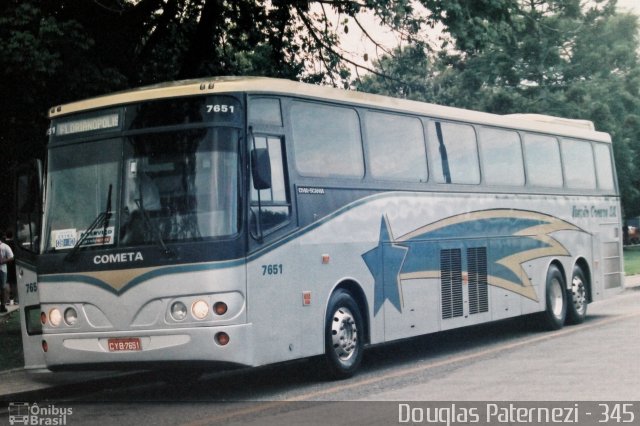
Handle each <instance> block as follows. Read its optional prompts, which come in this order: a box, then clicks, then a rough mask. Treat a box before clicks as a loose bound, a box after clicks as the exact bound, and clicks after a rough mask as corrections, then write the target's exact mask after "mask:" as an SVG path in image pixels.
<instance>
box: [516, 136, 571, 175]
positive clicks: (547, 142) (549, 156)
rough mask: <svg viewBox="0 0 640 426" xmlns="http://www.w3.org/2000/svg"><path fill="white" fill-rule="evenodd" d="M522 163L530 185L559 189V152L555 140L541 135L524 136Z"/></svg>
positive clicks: (560, 169) (560, 172) (560, 167)
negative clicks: (524, 165)
mask: <svg viewBox="0 0 640 426" xmlns="http://www.w3.org/2000/svg"><path fill="white" fill-rule="evenodd" d="M524 161H525V164H526V167H527V177H528V181H529V183H530V184H531V185H535V186H543V187H551V188H560V187H562V185H563V181H562V166H561V165H560V150H559V148H558V141H557V140H556V138H553V137H550V136H543V135H534V134H526V135H525V136H524Z"/></svg>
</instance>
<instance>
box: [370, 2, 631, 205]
mask: <svg viewBox="0 0 640 426" xmlns="http://www.w3.org/2000/svg"><path fill="white" fill-rule="evenodd" d="M506 3H507V5H506V6H507V8H506V9H500V10H505V11H506V12H505V13H502V14H499V15H497V18H496V19H497V22H496V25H495V26H490V27H489V26H488V27H487V29H486V31H484V32H483V25H481V24H478V25H475V26H474V28H475V33H469V32H468V31H467V30H466V29H465V28H461V29H458V26H457V25H453V24H451V25H450V26H449V27H447V30H448V31H449V30H450V31H449V32H448V33H447V34H446V36H447V37H444V40H445V42H444V44H445V46H444V48H443V49H440V50H437V51H433V52H429V51H419V52H416V48H415V47H409V48H404V49H399V50H398V52H396V54H395V55H394V57H384V58H382V59H380V60H379V61H378V62H377V63H376V65H377V67H378V68H379V69H382V70H385V72H386V73H388V74H390V75H391V77H392V78H383V77H380V76H379V75H375V76H368V77H367V78H365V79H363V80H362V81H361V82H360V84H359V86H358V88H359V89H360V90H364V91H376V92H379V93H380V92H381V93H386V94H390V95H394V96H406V97H411V98H414V99H420V100H425V101H430V102H434V103H440V104H444V105H451V106H457V107H463V108H470V109H476V110H482V111H488V112H493V113H498V114H507V113H518V112H531V113H541V114H549V115H556V116H562V117H568V118H581V119H588V120H592V121H593V122H594V123H595V125H596V128H597V129H599V130H602V131H605V132H609V133H610V134H611V136H612V138H613V141H614V145H613V146H614V154H615V157H616V166H617V171H618V176H619V183H620V190H621V194H622V203H623V208H624V210H625V213H626V215H627V216H628V217H630V216H635V215H638V214H640V191H639V190H638V188H640V177H639V176H638V164H640V145H639V144H640V127H639V126H638V124H640V96H639V95H640V63H639V60H638V59H639V58H638V54H639V53H638V50H637V46H638V19H637V17H635V16H633V15H629V14H623V13H617V12H616V9H615V5H616V1H615V0H611V1H607V0H600V1H596V2H590V3H581V2H580V1H579V0H519V1H513V2H506ZM464 10H465V16H467V21H469V22H480V23H481V22H484V19H485V17H482V16H481V17H478V16H477V13H479V12H478V11H476V10H474V9H464ZM447 16H449V15H447ZM495 28H499V30H498V31H497V30H496V29H495ZM450 39H451V40H450ZM448 43H451V44H453V46H454V48H449V46H447V45H446V44H448ZM421 55H422V59H421V60H420V62H418V61H416V60H415V58H417V57H420V56H421ZM415 64H419V66H414V65H415Z"/></svg>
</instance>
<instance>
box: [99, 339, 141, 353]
mask: <svg viewBox="0 0 640 426" xmlns="http://www.w3.org/2000/svg"><path fill="white" fill-rule="evenodd" d="M107 344H108V346H109V351H110V352H126V351H141V350H142V345H141V344H140V338H139V337H127V338H122V339H109V340H108V341H107Z"/></svg>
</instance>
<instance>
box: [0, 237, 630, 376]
mask: <svg viewBox="0 0 640 426" xmlns="http://www.w3.org/2000/svg"><path fill="white" fill-rule="evenodd" d="M624 271H625V274H626V275H636V274H640V246H634V247H625V249H624ZM5 319H6V318H3V319H2V320H0V342H1V343H0V371H2V370H9V369H12V368H18V367H22V366H23V362H24V359H23V356H22V337H21V334H20V312H19V311H16V312H14V313H13V314H12V315H11V316H10V317H9V319H8V321H6V322H5Z"/></svg>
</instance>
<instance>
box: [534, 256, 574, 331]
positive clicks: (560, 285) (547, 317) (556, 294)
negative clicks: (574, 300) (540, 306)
mask: <svg viewBox="0 0 640 426" xmlns="http://www.w3.org/2000/svg"><path fill="white" fill-rule="evenodd" d="M545 305H546V307H545V310H544V311H543V312H541V313H540V316H541V323H542V326H543V327H544V328H545V329H547V330H559V329H561V328H562V326H563V325H564V321H565V317H566V315H567V287H566V285H565V281H564V276H563V275H562V272H560V269H558V267H557V266H555V265H551V266H549V270H548V271H547V283H546V291H545Z"/></svg>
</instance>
